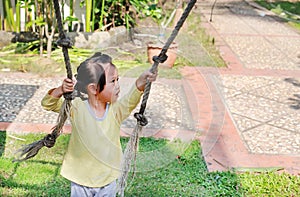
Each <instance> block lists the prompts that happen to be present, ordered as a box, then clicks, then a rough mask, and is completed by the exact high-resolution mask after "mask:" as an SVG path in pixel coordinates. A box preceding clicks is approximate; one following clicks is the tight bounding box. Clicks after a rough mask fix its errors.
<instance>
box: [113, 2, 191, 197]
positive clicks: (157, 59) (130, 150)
mask: <svg viewBox="0 0 300 197" xmlns="http://www.w3.org/2000/svg"><path fill="white" fill-rule="evenodd" d="M195 3H196V0H191V1H190V2H189V3H188V5H187V7H186V8H185V10H184V12H183V14H182V16H181V18H180V19H179V21H178V22H177V24H176V26H175V28H174V29H173V31H172V33H171V35H170V37H169V38H168V40H167V42H166V43H165V45H164V47H163V48H162V50H161V52H160V54H159V55H158V56H154V57H153V61H154V63H153V65H152V67H151V69H150V71H151V72H152V73H154V72H156V71H157V67H158V64H159V63H163V62H165V61H166V60H167V58H168V56H167V55H166V53H167V51H168V49H169V47H170V45H171V44H172V43H173V41H174V39H175V37H176V36H177V34H178V32H179V30H180V28H181V27H182V25H183V23H184V21H185V20H186V18H187V17H188V15H189V13H190V11H191V10H192V8H193V7H194V5H195ZM150 89H151V82H149V81H147V84H146V87H145V90H144V95H143V100H142V103H141V106H140V111H139V112H138V113H135V114H134V117H135V118H136V119H137V124H136V126H135V128H134V130H133V133H132V134H131V136H130V139H129V142H128V144H127V146H126V149H125V152H124V158H123V164H122V174H121V176H120V178H119V182H118V190H119V194H120V196H121V197H123V196H124V190H125V187H126V179H127V177H128V173H129V171H130V166H131V164H132V163H133V164H134V165H133V170H132V171H133V173H134V170H135V160H136V152H137V147H138V142H139V133H140V131H141V130H142V127H143V126H145V125H147V123H148V121H147V118H146V117H145V115H144V112H145V109H146V105H147V101H148V98H149V94H150Z"/></svg>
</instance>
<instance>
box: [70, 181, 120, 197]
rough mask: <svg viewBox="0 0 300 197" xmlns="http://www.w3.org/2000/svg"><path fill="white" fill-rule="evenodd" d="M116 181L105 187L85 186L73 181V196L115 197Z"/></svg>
mask: <svg viewBox="0 0 300 197" xmlns="http://www.w3.org/2000/svg"><path fill="white" fill-rule="evenodd" d="M116 188H117V184H116V181H113V182H111V183H110V184H108V185H105V186H103V187H85V186H82V185H78V184H76V183H74V182H71V197H115V196H116Z"/></svg>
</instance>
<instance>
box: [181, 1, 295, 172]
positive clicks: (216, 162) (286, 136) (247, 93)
mask: <svg viewBox="0 0 300 197" xmlns="http://www.w3.org/2000/svg"><path fill="white" fill-rule="evenodd" d="M211 6H212V2H211V1H206V0H205V1H199V2H198V11H197V12H199V13H200V14H201V18H202V20H203V24H202V25H203V27H204V28H205V29H206V30H207V32H208V33H209V34H210V35H211V36H212V37H214V38H215V40H216V46H217V47H218V49H219V50H220V52H221V55H222V57H223V59H224V60H225V62H226V63H227V64H228V68H226V69H205V68H201V67H199V68H197V69H195V68H189V69H186V71H185V72H186V74H187V78H188V79H189V78H191V79H193V83H194V84H193V85H191V86H192V87H195V86H197V84H201V87H200V90H198V91H197V92H195V94H196V98H197V99H198V101H200V102H199V103H198V104H199V105H198V112H200V117H199V118H200V127H201V128H204V130H205V131H206V132H205V134H204V135H202V137H201V141H202V146H203V152H204V157H205V160H206V162H207V164H208V168H209V170H224V169H226V168H231V167H237V168H238V167H282V168H284V169H285V170H286V171H288V172H291V173H299V172H300V167H299V166H300V124H299V119H300V114H299V109H300V96H299V95H300V94H299V91H300V59H299V58H300V54H299V51H300V34H299V33H297V32H296V31H295V30H293V29H291V28H290V27H288V26H287V24H286V23H283V22H281V21H280V20H278V18H276V17H275V16H274V15H273V14H271V13H270V12H269V11H266V10H264V9H262V8H260V7H259V6H257V5H255V4H254V3H252V2H245V1H228V0H218V1H217V3H216V6H215V9H214V12H213V15H212V21H210V19H211V18H210V17H211ZM195 70H197V71H198V73H196V72H195ZM190 81H192V80H190ZM198 86H200V85H198ZM204 112H206V113H204Z"/></svg>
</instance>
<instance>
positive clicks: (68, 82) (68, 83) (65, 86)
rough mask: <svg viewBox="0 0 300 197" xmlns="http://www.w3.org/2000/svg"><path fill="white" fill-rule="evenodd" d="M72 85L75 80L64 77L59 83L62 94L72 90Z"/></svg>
mask: <svg viewBox="0 0 300 197" xmlns="http://www.w3.org/2000/svg"><path fill="white" fill-rule="evenodd" d="M74 85H75V81H73V80H72V79H69V78H65V79H64V80H63V83H62V85H61V91H62V94H64V93H68V92H73V91H74Z"/></svg>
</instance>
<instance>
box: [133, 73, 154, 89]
mask: <svg viewBox="0 0 300 197" xmlns="http://www.w3.org/2000/svg"><path fill="white" fill-rule="evenodd" d="M156 77H157V71H156V72H154V73H152V72H150V70H146V71H145V72H143V73H142V74H141V75H140V77H139V78H138V79H137V80H136V87H137V89H138V90H140V91H144V89H145V86H146V83H147V81H149V82H154V81H155V80H156Z"/></svg>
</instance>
